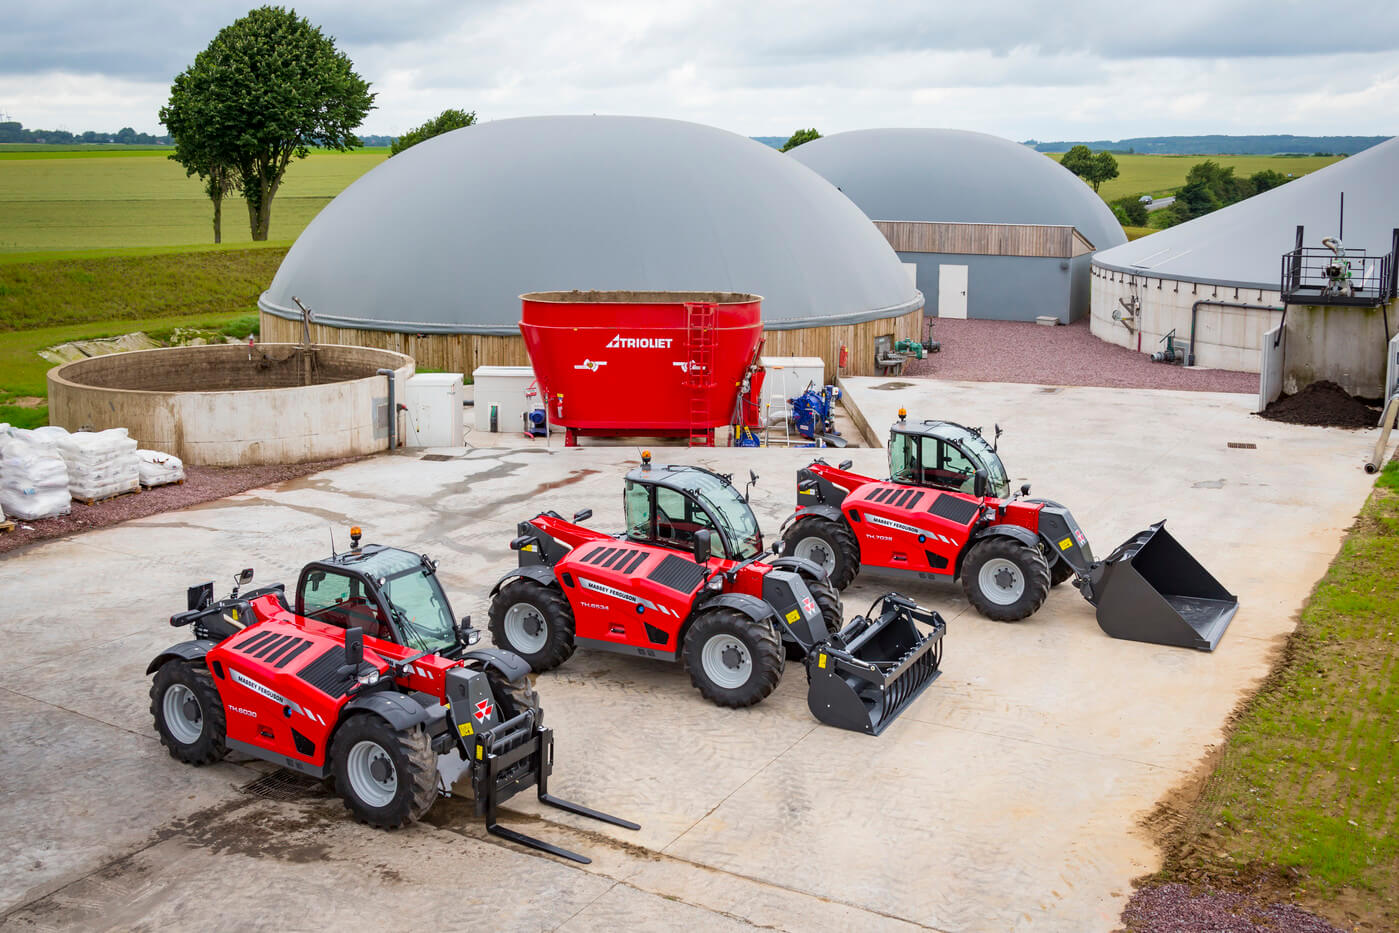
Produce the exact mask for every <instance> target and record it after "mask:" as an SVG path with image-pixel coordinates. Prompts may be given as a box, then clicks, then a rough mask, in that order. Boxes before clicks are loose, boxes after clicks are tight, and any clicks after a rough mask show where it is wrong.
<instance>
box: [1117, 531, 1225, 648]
mask: <svg viewBox="0 0 1399 933" xmlns="http://www.w3.org/2000/svg"><path fill="white" fill-rule="evenodd" d="M1165 525H1166V523H1165V522H1164V521H1160V522H1157V523H1156V524H1154V525H1152V526H1151V527H1150V528H1147V529H1146V530H1145V531H1141V532H1138V533H1137V534H1135V535H1133V536H1132V537H1131V538H1129V539H1128V540H1126V541H1124V542H1123V543H1122V544H1120V545H1118V547H1117V550H1115V551H1113V552H1112V553H1111V554H1110V555H1108V558H1107V560H1105V561H1103V562H1102V563H1101V564H1099V565H1097V566H1095V567H1094V569H1093V573H1092V579H1091V584H1092V590H1093V595H1092V596H1091V597H1090V601H1091V602H1092V603H1093V604H1094V605H1096V606H1097V607H1098V625H1099V627H1100V628H1102V630H1103V631H1104V632H1107V633H1108V634H1109V635H1111V636H1112V637H1113V638H1125V639H1128V640H1130V641H1142V642H1146V643H1148V644H1152V645H1174V646H1176V647H1180V648H1196V649H1199V650H1200V651H1213V650H1214V649H1215V648H1216V647H1217V646H1218V645H1219V640H1220V639H1221V638H1223V637H1224V630H1225V629H1227V628H1228V627H1229V622H1230V621H1231V620H1232V619H1233V618H1234V613H1235V612H1237V611H1238V609H1239V598H1238V597H1237V596H1235V595H1234V594H1233V593H1230V592H1229V591H1228V590H1226V589H1225V588H1224V587H1223V586H1221V585H1220V583H1219V581H1218V580H1216V579H1215V578H1214V577H1213V576H1211V575H1210V572H1209V571H1208V570H1206V569H1205V568H1204V567H1203V566H1201V564H1200V562H1199V561H1197V560H1196V559H1195V558H1194V557H1192V556H1190V552H1189V551H1187V550H1186V549H1185V548H1184V547H1182V546H1181V544H1180V542H1178V541H1177V540H1176V539H1175V538H1173V537H1171V535H1170V534H1169V533H1168V532H1167V531H1166V528H1165Z"/></svg>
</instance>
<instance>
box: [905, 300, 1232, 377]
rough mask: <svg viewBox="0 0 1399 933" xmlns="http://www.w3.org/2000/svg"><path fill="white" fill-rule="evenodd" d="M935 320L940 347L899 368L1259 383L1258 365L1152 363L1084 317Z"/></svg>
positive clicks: (944, 373) (936, 373)
mask: <svg viewBox="0 0 1399 933" xmlns="http://www.w3.org/2000/svg"><path fill="white" fill-rule="evenodd" d="M933 321H934V323H933V339H935V340H938V341H941V343H942V351H941V352H940V353H933V354H930V355H929V356H927V357H926V358H925V359H923V360H913V361H911V362H910V363H909V364H908V365H907V366H905V367H904V374H905V375H909V376H923V377H931V378H934V379H950V380H956V381H963V382H1028V383H1033V384H1036V385H1051V386H1107V387H1109V388H1133V389H1187V390H1190V391H1194V392H1253V393H1256V392H1257V391H1258V375H1257V374H1256V373H1238V372H1232V371H1230V370H1226V369H1199V368H1191V369H1186V368H1185V367H1183V366H1172V365H1169V364H1166V363H1153V362H1151V358H1150V357H1149V356H1147V355H1146V354H1144V353H1138V352H1136V351H1135V350H1129V349H1127V348H1126V347H1119V346H1117V345H1116V344H1111V343H1108V342H1107V341H1105V340H1099V339H1098V338H1097V337H1094V336H1093V334H1092V333H1091V332H1090V331H1089V329H1088V319H1087V318H1084V319H1083V320H1082V321H1079V322H1078V323H1076V324H1070V325H1068V326H1067V327H1044V326H1042V325H1040V324H1033V323H1024V322H1021V321H977V320H967V321H958V320H944V319H942V318H934V319H933Z"/></svg>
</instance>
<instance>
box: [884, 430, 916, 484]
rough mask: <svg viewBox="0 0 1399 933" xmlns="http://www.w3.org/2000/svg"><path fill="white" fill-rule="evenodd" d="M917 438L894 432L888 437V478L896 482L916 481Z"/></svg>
mask: <svg viewBox="0 0 1399 933" xmlns="http://www.w3.org/2000/svg"><path fill="white" fill-rule="evenodd" d="M918 440H919V439H918V438H917V437H915V436H913V435H911V434H895V435H894V436H893V437H891V438H889V478H890V479H892V480H893V481H894V482H896V483H917V482H920V478H919V476H918V474H917V470H918Z"/></svg>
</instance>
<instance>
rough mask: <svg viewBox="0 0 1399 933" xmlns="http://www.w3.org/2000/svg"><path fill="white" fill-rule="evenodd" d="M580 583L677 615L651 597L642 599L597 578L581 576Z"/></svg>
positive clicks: (596, 590)
mask: <svg viewBox="0 0 1399 933" xmlns="http://www.w3.org/2000/svg"><path fill="white" fill-rule="evenodd" d="M578 583H579V585H581V586H582V587H583V589H585V590H592V591H593V592H594V593H601V594H602V595H604V596H611V597H612V598H613V599H620V600H622V601H624V602H629V603H636V604H637V605H639V606H644V607H645V608H647V609H654V610H655V611H657V612H660V613H663V614H665V615H668V616H673V615H675V612H674V611H673V610H670V609H667V608H666V607H665V606H661V605H657V604H656V603H653V602H651V600H649V599H642V598H641V597H640V596H633V595H632V594H631V593H626V592H623V591H622V590H619V589H616V588H615V587H611V586H608V585H607V584H606V583H599V582H597V581H596V580H589V579H588V578H587V577H579V578H578ZM599 608H602V607H599Z"/></svg>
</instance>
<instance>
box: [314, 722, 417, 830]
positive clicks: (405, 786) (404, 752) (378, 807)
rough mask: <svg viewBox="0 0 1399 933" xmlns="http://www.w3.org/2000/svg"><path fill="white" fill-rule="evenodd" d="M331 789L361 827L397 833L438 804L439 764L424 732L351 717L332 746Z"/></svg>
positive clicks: (340, 729)
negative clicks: (394, 830) (373, 827)
mask: <svg viewBox="0 0 1399 933" xmlns="http://www.w3.org/2000/svg"><path fill="white" fill-rule="evenodd" d="M330 760H331V770H332V772H333V773H334V775H335V790H336V792H337V793H339V794H340V796H341V797H342V798H343V799H344V801H345V808H346V809H347V810H349V811H350V812H351V813H353V814H354V815H355V818H356V819H358V820H360V821H361V822H365V823H368V824H369V825H370V826H376V827H378V828H379V829H397V828H398V827H400V826H405V825H407V824H408V823H412V822H415V821H417V819H418V818H419V817H421V816H422V815H423V814H424V813H426V812H427V811H428V808H429V807H431V806H432V803H433V801H434V800H436V799H437V759H436V757H435V756H434V755H433V753H432V744H431V740H430V739H429V738H428V735H427V733H426V732H424V731H423V730H422V729H419V728H417V727H414V728H412V729H395V728H394V727H393V726H391V725H389V724H388V723H387V722H385V721H384V720H382V719H380V718H379V717H378V716H375V715H373V714H364V715H359V716H352V717H351V718H350V719H349V720H348V721H346V722H345V724H344V725H342V726H341V727H340V728H339V730H337V731H336V733H335V738H334V739H332V740H331V742H330Z"/></svg>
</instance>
